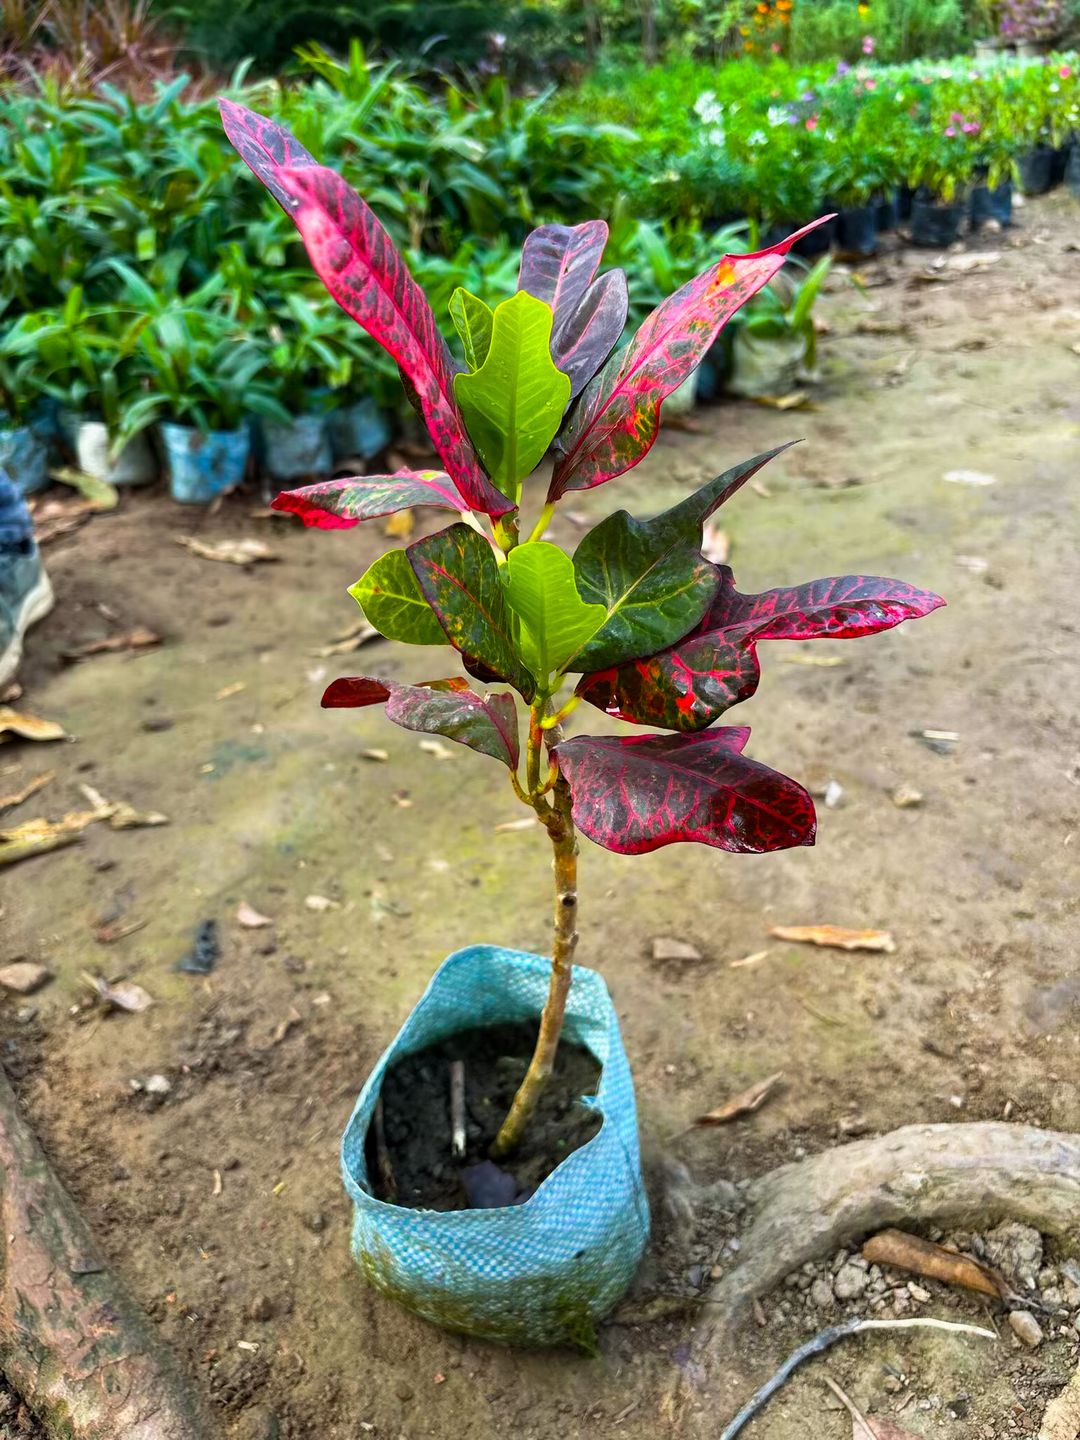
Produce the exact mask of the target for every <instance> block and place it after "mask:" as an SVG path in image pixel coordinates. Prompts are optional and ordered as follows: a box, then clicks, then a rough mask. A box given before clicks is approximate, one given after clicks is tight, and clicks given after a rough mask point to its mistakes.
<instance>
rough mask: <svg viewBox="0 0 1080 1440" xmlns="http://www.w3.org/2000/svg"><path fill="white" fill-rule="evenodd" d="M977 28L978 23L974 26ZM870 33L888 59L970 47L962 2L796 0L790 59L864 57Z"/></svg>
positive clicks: (796, 62)
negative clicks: (857, 2)
mask: <svg viewBox="0 0 1080 1440" xmlns="http://www.w3.org/2000/svg"><path fill="white" fill-rule="evenodd" d="M975 28H978V27H975ZM867 37H869V38H870V39H871V40H872V41H873V46H874V48H873V54H874V56H875V58H876V59H878V60H880V61H883V62H886V63H898V62H903V61H907V60H915V59H918V58H920V57H933V56H938V55H953V54H956V53H957V52H958V51H960V50H963V49H964V48H965V47H967V46H970V44H971V41H972V39H973V38H974V36H973V34H972V26H971V23H970V22H969V19H968V16H967V14H966V13H965V10H964V7H963V5H962V4H961V0H873V3H872V5H870V6H859V5H856V4H854V3H852V0H796V3H795V5H794V7H793V8H792V12H791V36H790V48H789V52H788V54H789V59H790V60H791V62H792V64H794V65H809V64H813V63H814V62H815V61H819V60H831V61H836V60H845V61H847V62H848V63H849V64H853V63H854V62H855V61H857V60H859V59H861V58H862V56H863V54H864V50H863V45H864V42H865V41H866V39H867Z"/></svg>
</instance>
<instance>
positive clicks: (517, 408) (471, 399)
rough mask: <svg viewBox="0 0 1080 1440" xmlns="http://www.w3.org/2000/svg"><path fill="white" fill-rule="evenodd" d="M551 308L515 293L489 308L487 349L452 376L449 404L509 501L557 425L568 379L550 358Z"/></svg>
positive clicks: (564, 406) (532, 468) (553, 435)
mask: <svg viewBox="0 0 1080 1440" xmlns="http://www.w3.org/2000/svg"><path fill="white" fill-rule="evenodd" d="M551 323H552V315H551V307H550V306H548V305H545V304H544V302H543V301H542V300H537V299H536V298H535V297H534V296H532V295H530V294H528V292H527V291H524V290H520V291H518V293H517V294H516V295H514V296H512V297H511V299H509V300H504V301H503V302H502V304H501V305H499V306H497V307H496V309H495V312H494V316H493V320H492V330H491V344H490V346H489V348H488V352H487V355H486V357H485V359H484V362H483V364H482V365H481V366H480V368H479V369H478V370H475V371H473V372H472V374H468V375H466V374H462V375H455V377H454V397H455V399H456V400H457V402H458V405H459V406H460V407H461V413H462V416H463V417H464V420H465V428H466V429H467V430H468V432H469V438H470V440H471V441H472V443H473V444H474V445H475V446H476V449H477V451H478V452H479V455H480V458H481V460H482V461H483V462H484V468H485V469H486V470H487V472H488V474H489V475H490V476H491V479H492V481H493V482H494V484H495V485H496V486H497V487H498V489H499V490H501V491H502V493H503V494H504V495H506V496H508V497H510V498H511V499H514V500H516V499H517V495H518V490H519V487H520V484H521V481H522V480H523V479H524V478H525V476H526V475H528V474H529V472H530V471H532V470H535V468H536V466H537V465H539V463H540V461H541V460H542V459H543V458H544V453H545V451H546V450H547V448H548V446H549V445H550V444H551V442H552V440H553V439H554V438H555V434H556V432H557V430H558V428H559V426H560V424H561V423H562V418H563V413H564V412H565V410H566V406H567V403H568V401H569V399H570V379H569V376H567V375H564V374H563V372H562V371H561V370H558V369H556V367H555V362H554V361H553V360H552V358H551Z"/></svg>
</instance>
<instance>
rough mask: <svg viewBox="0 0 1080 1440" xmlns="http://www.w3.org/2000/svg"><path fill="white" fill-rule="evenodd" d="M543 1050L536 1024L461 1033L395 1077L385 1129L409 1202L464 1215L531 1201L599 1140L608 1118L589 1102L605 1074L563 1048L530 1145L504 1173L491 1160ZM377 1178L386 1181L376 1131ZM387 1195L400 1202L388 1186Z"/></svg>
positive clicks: (391, 1074) (372, 1151) (372, 1157)
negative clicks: (458, 1102)
mask: <svg viewBox="0 0 1080 1440" xmlns="http://www.w3.org/2000/svg"><path fill="white" fill-rule="evenodd" d="M535 1044H536V1026H535V1025H492V1026H486V1027H484V1028H478V1029H474V1030H460V1031H458V1033H457V1034H456V1035H450V1036H448V1037H447V1038H446V1039H445V1040H441V1041H440V1042H439V1043H438V1044H437V1045H430V1046H428V1047H427V1048H426V1049H424V1050H418V1051H417V1052H416V1053H415V1054H413V1055H409V1056H408V1057H407V1058H406V1059H404V1060H402V1061H400V1062H399V1063H398V1064H397V1065H395V1066H394V1067H393V1068H392V1069H391V1070H389V1071H388V1072H387V1076H386V1080H385V1082H384V1084H383V1089H382V1101H383V1116H384V1120H383V1124H384V1128H385V1132H386V1149H387V1152H388V1154H389V1158H390V1163H391V1166H392V1168H393V1175H394V1182H395V1186H396V1191H397V1194H396V1200H397V1203H398V1204H399V1205H409V1206H412V1207H413V1208H415V1209H423V1210H463V1209H466V1208H467V1207H468V1206H470V1205H472V1206H474V1207H479V1208H484V1209H486V1208H488V1207H494V1206H496V1205H516V1204H521V1203H522V1202H523V1201H524V1200H527V1199H528V1198H529V1196H530V1195H531V1194H532V1192H533V1191H534V1190H535V1189H536V1187H537V1185H539V1184H540V1182H541V1181H542V1180H545V1179H546V1178H547V1176H548V1175H550V1174H551V1172H552V1170H554V1169H555V1167H556V1165H558V1164H560V1162H561V1161H563V1160H565V1159H566V1157H567V1156H568V1155H570V1154H572V1153H573V1151H575V1150H577V1149H578V1148H579V1146H581V1145H584V1144H585V1143H586V1141H588V1140H591V1139H592V1137H593V1136H594V1135H595V1134H596V1132H597V1130H599V1128H600V1118H599V1116H597V1115H595V1114H592V1113H590V1111H589V1110H588V1109H587V1108H586V1107H585V1106H584V1105H582V1103H581V1100H582V1097H583V1096H585V1095H588V1094H590V1093H592V1092H593V1091H594V1090H595V1089H596V1083H597V1080H598V1079H599V1076H600V1067H599V1065H597V1063H596V1060H595V1059H594V1057H593V1056H592V1055H590V1054H589V1052H588V1051H587V1050H584V1049H582V1048H581V1047H580V1046H577V1045H571V1044H563V1045H560V1047H559V1050H558V1054H557V1056H556V1060H555V1069H554V1071H553V1073H552V1077H551V1081H550V1083H549V1085H548V1087H547V1089H546V1090H545V1091H544V1094H543V1096H542V1097H541V1100H540V1104H539V1106H538V1108H537V1111H536V1115H535V1116H534V1118H533V1120H532V1122H531V1123H530V1125H529V1128H528V1130H527V1131H526V1132H525V1139H524V1141H523V1143H522V1145H521V1146H520V1148H519V1149H518V1150H517V1151H516V1152H515V1153H514V1155H513V1156H511V1157H510V1158H509V1159H508V1160H505V1161H503V1162H502V1163H501V1164H500V1165H499V1166H495V1165H493V1164H492V1162H491V1161H490V1160H489V1159H488V1152H489V1150H490V1149H491V1144H492V1141H493V1140H494V1139H495V1136H496V1135H497V1134H498V1130H499V1126H500V1125H501V1124H502V1122H503V1120H504V1118H505V1116H506V1112H507V1111H508V1110H509V1108H510V1105H511V1102H512V1101H513V1098H514V1095H515V1094H516V1093H517V1087H518V1086H519V1085H520V1083H521V1080H522V1077H523V1076H524V1074H525V1069H526V1066H527V1065H528V1063H529V1057H530V1056H531V1055H532V1052H533V1047H534V1046H535ZM455 1061H459V1062H463V1064H464V1082H465V1110H464V1115H465V1139H466V1148H465V1154H464V1155H463V1156H461V1157H460V1158H459V1159H454V1158H453V1157H452V1155H451V1141H452V1128H451V1107H450V1093H451V1080H450V1067H451V1065H452V1064H453V1063H454V1062H455ZM368 1173H369V1174H371V1175H375V1176H377V1175H378V1174H379V1158H378V1154H377V1147H376V1144H375V1140H374V1136H373V1135H371V1134H370V1133H369V1135H368ZM379 1198H380V1199H383V1200H385V1199H388V1198H390V1197H389V1196H388V1195H387V1194H386V1192H385V1187H382V1189H381V1191H380V1194H379Z"/></svg>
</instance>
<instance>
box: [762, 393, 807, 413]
mask: <svg viewBox="0 0 1080 1440" xmlns="http://www.w3.org/2000/svg"><path fill="white" fill-rule="evenodd" d="M753 399H754V403H755V404H757V405H765V406H767V407H768V408H769V409H770V410H801V409H802V408H803V406H804V405H806V404H808V403H809V400H810V392H809V391H808V390H792V391H791V392H790V393H789V394H787V395H755V396H754V397H753Z"/></svg>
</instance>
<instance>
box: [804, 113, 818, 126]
mask: <svg viewBox="0 0 1080 1440" xmlns="http://www.w3.org/2000/svg"><path fill="white" fill-rule="evenodd" d="M817 127H818V117H817V116H816V115H808V116H807V117H806V128H807V130H816V129H817Z"/></svg>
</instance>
